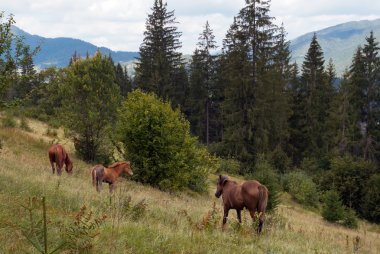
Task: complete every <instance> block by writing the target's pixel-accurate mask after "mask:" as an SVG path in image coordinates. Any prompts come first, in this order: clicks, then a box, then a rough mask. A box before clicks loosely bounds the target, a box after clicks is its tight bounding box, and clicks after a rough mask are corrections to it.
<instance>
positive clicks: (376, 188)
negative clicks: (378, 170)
mask: <svg viewBox="0 0 380 254" xmlns="http://www.w3.org/2000/svg"><path fill="white" fill-rule="evenodd" d="M379 204H380V174H375V175H372V176H371V177H370V178H369V180H368V181H367V182H366V184H365V186H364V197H363V201H362V205H361V211H362V214H363V216H364V217H365V218H367V219H368V220H370V221H373V222H375V223H380V205H379Z"/></svg>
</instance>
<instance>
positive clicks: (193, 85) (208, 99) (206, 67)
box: [189, 22, 217, 145]
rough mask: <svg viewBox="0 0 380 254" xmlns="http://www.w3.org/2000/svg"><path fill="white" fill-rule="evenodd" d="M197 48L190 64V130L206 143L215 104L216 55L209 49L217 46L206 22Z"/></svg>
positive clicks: (208, 137)
mask: <svg viewBox="0 0 380 254" xmlns="http://www.w3.org/2000/svg"><path fill="white" fill-rule="evenodd" d="M197 46H198V47H197V49H196V50H195V51H194V54H193V56H192V62H191V65H190V93H189V110H190V112H189V114H190V116H189V119H190V123H191V126H192V132H193V133H194V134H195V135H197V136H199V137H200V139H201V140H202V142H204V143H205V144H206V145H208V144H209V143H210V129H212V128H213V127H212V126H211V124H212V119H211V118H212V117H213V116H216V115H215V114H212V111H213V109H214V106H215V104H214V103H213V99H214V97H215V91H214V88H215V85H216V73H215V71H216V57H215V56H213V55H211V51H212V50H215V49H216V48H217V46H216V42H215V36H214V34H213V31H212V29H211V28H210V25H209V23H208V22H206V25H205V27H204V30H203V32H202V33H201V34H200V36H199V41H198V44H197Z"/></svg>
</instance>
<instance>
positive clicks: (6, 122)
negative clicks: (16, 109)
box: [2, 114, 17, 128]
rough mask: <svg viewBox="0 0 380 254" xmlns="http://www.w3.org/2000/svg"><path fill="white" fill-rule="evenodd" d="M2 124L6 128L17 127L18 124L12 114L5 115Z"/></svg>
mask: <svg viewBox="0 0 380 254" xmlns="http://www.w3.org/2000/svg"><path fill="white" fill-rule="evenodd" d="M2 124H3V127H5V128H15V127H16V126H17V122H16V120H15V118H14V117H13V116H12V115H10V114H6V115H5V117H4V118H3V120H2Z"/></svg>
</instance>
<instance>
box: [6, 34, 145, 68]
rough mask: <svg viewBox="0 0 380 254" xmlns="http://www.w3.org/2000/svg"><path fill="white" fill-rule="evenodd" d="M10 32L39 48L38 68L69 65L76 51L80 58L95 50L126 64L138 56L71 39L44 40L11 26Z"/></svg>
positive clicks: (134, 53) (35, 58)
mask: <svg viewBox="0 0 380 254" xmlns="http://www.w3.org/2000/svg"><path fill="white" fill-rule="evenodd" d="M12 32H13V33H14V34H16V35H19V36H22V37H24V40H25V43H26V44H28V45H30V46H31V48H32V49H33V48H35V47H37V46H40V47H41V50H40V52H38V53H37V55H36V56H35V57H34V63H35V65H36V66H37V67H39V68H46V67H50V66H57V67H65V66H67V65H68V64H69V61H70V58H71V56H72V55H73V54H74V52H75V51H76V52H77V53H78V54H79V55H80V56H82V57H84V56H86V54H87V52H88V54H90V55H93V54H94V53H95V52H96V50H98V49H99V50H100V51H101V52H102V53H103V54H106V55H111V56H112V58H113V60H114V61H115V62H128V61H130V60H133V59H135V58H136V57H137V56H138V53H137V52H127V51H112V50H111V49H109V48H105V47H97V46H95V45H93V44H91V43H88V42H85V41H82V40H79V39H73V38H44V37H41V36H38V35H31V34H29V33H27V32H25V31H23V30H21V29H20V28H18V27H16V26H13V27H12Z"/></svg>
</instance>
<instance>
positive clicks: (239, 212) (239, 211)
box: [236, 209, 241, 223]
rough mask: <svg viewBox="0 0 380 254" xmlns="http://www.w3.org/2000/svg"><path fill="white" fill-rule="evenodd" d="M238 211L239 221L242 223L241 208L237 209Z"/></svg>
mask: <svg viewBox="0 0 380 254" xmlns="http://www.w3.org/2000/svg"><path fill="white" fill-rule="evenodd" d="M236 213H237V218H238V221H239V223H241V210H239V209H236Z"/></svg>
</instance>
